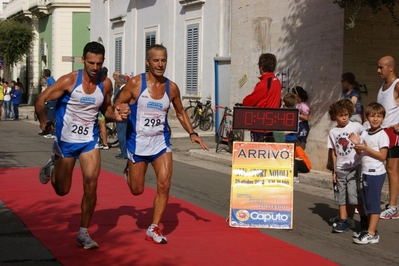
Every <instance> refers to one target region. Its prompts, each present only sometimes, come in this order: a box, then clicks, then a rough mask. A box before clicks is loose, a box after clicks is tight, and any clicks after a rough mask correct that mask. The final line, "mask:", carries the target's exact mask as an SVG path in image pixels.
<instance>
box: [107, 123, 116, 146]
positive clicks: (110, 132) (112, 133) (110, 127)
mask: <svg viewBox="0 0 399 266" xmlns="http://www.w3.org/2000/svg"><path fill="white" fill-rule="evenodd" d="M105 127H106V129H107V142H108V145H113V144H115V143H117V142H118V136H117V134H116V127H115V125H114V122H108V123H107V124H106V125H105Z"/></svg>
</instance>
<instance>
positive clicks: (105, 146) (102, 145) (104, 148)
mask: <svg viewBox="0 0 399 266" xmlns="http://www.w3.org/2000/svg"><path fill="white" fill-rule="evenodd" d="M99 147H100V149H102V150H109V146H108V145H104V144H100V145H99Z"/></svg>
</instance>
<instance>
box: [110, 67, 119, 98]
mask: <svg viewBox="0 0 399 266" xmlns="http://www.w3.org/2000/svg"><path fill="white" fill-rule="evenodd" d="M120 74H121V73H120V72H119V71H118V70H116V71H114V73H112V78H113V79H114V90H113V92H112V95H113V96H114V97H113V101H112V102H115V95H116V93H117V92H118V85H117V84H116V78H117V77H118V76H119V75H120Z"/></svg>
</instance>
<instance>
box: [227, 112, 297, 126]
mask: <svg viewBox="0 0 399 266" xmlns="http://www.w3.org/2000/svg"><path fill="white" fill-rule="evenodd" d="M298 115H299V110H298V109H288V108H258V107H234V112H233V129H248V130H265V131H293V132H297V131H298V119H299V118H298Z"/></svg>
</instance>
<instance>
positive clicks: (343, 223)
mask: <svg viewBox="0 0 399 266" xmlns="http://www.w3.org/2000/svg"><path fill="white" fill-rule="evenodd" d="M350 227H351V225H350V224H349V222H348V221H347V220H340V221H339V222H338V223H334V224H333V225H332V232H333V233H346V232H348V231H349V228H350Z"/></svg>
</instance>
